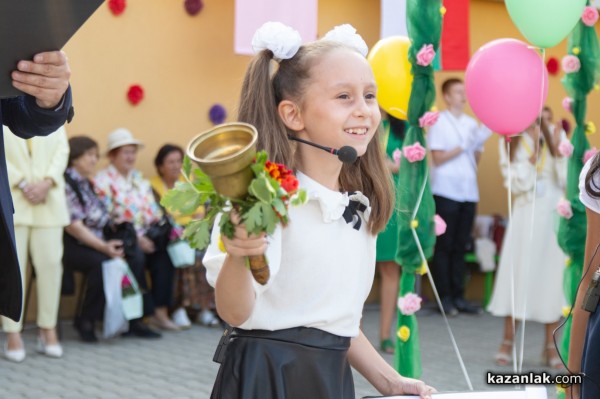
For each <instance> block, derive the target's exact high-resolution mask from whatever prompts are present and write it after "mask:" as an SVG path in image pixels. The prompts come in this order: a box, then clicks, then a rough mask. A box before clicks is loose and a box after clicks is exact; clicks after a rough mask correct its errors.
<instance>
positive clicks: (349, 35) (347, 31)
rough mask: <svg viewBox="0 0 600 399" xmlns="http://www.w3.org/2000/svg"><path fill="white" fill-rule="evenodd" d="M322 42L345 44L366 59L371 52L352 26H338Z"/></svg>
mask: <svg viewBox="0 0 600 399" xmlns="http://www.w3.org/2000/svg"><path fill="white" fill-rule="evenodd" d="M321 40H332V41H335V42H340V43H343V44H345V45H347V46H350V47H352V48H354V49H356V50H357V51H358V52H359V53H361V54H362V55H363V57H366V56H367V54H368V52H369V47H367V43H365V41H364V40H363V38H362V37H361V36H360V35H359V34H358V33H356V29H354V27H353V26H352V25H350V24H343V25H338V26H336V27H335V28H333V29H332V30H330V31H329V32H327V33H326V34H325V36H323V38H322V39H321Z"/></svg>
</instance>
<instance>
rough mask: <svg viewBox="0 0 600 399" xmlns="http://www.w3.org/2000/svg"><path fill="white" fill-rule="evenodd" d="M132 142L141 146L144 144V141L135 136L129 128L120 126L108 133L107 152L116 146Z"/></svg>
mask: <svg viewBox="0 0 600 399" xmlns="http://www.w3.org/2000/svg"><path fill="white" fill-rule="evenodd" d="M131 144H133V145H137V146H138V147H139V148H142V147H143V146H144V143H142V142H141V141H139V140H138V139H136V138H134V137H133V135H132V134H131V132H130V131H129V130H127V129H125V128H124V127H120V128H118V129H116V130H114V131H113V132H112V133H111V134H109V135H108V148H107V150H106V153H107V154H108V153H109V152H111V151H112V150H114V149H115V148H119V147H123V146H124V145H131Z"/></svg>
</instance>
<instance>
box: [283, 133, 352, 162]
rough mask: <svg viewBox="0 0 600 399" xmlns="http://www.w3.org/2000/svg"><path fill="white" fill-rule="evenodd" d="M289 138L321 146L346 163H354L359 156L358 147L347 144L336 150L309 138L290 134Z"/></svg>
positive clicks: (317, 146)
mask: <svg viewBox="0 0 600 399" xmlns="http://www.w3.org/2000/svg"><path fill="white" fill-rule="evenodd" d="M288 138H289V139H290V140H294V141H298V142H300V143H304V144H308V145H311V146H313V147H316V148H320V149H322V150H323V151H327V152H328V153H330V154H332V155H337V157H338V159H339V160H340V161H342V162H344V163H354V161H356V158H358V154H357V153H356V149H354V147H350V146H347V145H345V146H343V147H341V148H340V149H339V150H336V149H335V148H331V147H325V146H322V145H319V144H316V143H312V142H310V141H307V140H302V139H299V138H298V137H294V136H288Z"/></svg>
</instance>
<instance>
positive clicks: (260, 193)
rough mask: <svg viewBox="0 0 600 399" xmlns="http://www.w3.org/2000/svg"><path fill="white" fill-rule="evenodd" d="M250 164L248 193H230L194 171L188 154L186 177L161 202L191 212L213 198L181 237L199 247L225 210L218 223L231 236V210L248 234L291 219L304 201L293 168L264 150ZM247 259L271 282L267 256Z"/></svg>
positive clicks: (254, 271)
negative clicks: (218, 189) (238, 195)
mask: <svg viewBox="0 0 600 399" xmlns="http://www.w3.org/2000/svg"><path fill="white" fill-rule="evenodd" d="M250 167H251V169H252V172H253V173H254V178H253V179H252V181H251V182H250V185H249V187H248V194H247V195H246V196H245V197H244V198H242V199H236V198H228V197H225V196H222V195H220V194H219V193H217V192H216V190H215V188H214V186H213V184H212V182H211V180H210V178H209V177H208V176H207V175H206V174H205V173H204V172H202V170H201V169H199V168H197V169H194V170H193V171H192V163H191V161H190V159H189V158H188V157H187V156H186V157H185V158H184V162H183V175H184V177H185V178H186V180H187V181H186V182H179V183H177V184H176V185H175V187H174V188H173V189H172V190H170V191H169V192H167V193H166V194H165V195H164V196H163V198H162V200H161V204H162V205H163V206H164V207H165V208H167V209H169V210H172V211H177V212H179V213H181V214H184V215H192V214H193V213H194V212H195V211H196V209H197V208H198V207H199V206H200V205H201V204H204V203H205V202H207V201H208V202H209V203H210V206H209V208H208V211H207V213H206V216H205V217H204V218H203V219H201V220H193V221H192V222H190V223H189V224H188V225H187V226H186V227H185V230H184V232H183V238H184V239H186V240H188V241H189V242H190V244H191V246H192V247H194V248H197V249H199V250H203V249H205V248H206V247H208V245H209V243H210V231H211V228H212V227H213V225H214V223H215V218H216V216H217V215H218V214H221V220H220V223H219V228H220V231H221V234H222V235H224V236H225V237H228V238H233V235H234V232H235V226H234V224H233V223H232V221H231V212H232V211H233V210H235V212H237V213H238V214H239V216H240V218H241V220H242V223H243V224H244V225H245V226H246V230H247V231H248V233H249V234H261V233H267V234H272V233H273V232H274V231H275V228H276V227H277V225H278V224H279V223H281V224H282V225H284V226H285V225H286V224H287V222H288V207H289V206H290V205H293V206H297V205H301V204H303V203H305V202H306V200H307V196H306V192H305V191H304V190H301V189H298V180H297V179H296V177H295V176H294V174H293V173H292V171H291V170H289V169H287V168H286V167H285V166H284V165H281V164H277V163H273V162H271V161H269V160H268V156H267V153H266V152H265V151H259V152H257V153H256V157H255V159H254V162H253V163H252V164H251V166H250ZM247 265H248V267H249V268H250V269H251V271H252V274H253V276H254V279H255V280H256V281H257V282H258V283H260V284H266V283H267V281H268V279H269V269H268V263H267V259H266V258H265V257H264V256H258V257H249V258H247Z"/></svg>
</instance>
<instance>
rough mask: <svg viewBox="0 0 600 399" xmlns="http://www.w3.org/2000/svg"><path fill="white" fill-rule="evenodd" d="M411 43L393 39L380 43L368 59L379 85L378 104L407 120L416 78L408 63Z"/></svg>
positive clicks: (390, 112) (397, 116) (401, 39)
mask: <svg viewBox="0 0 600 399" xmlns="http://www.w3.org/2000/svg"><path fill="white" fill-rule="evenodd" d="M409 47H410V40H409V39H408V37H406V36H391V37H388V38H385V39H381V40H380V41H378V42H377V43H376V44H375V46H373V48H372V49H371V52H370V53H369V55H368V56H367V60H368V61H369V64H371V68H372V69H373V74H374V75H375V82H376V83H377V101H378V102H379V106H380V107H381V108H383V109H384V110H385V111H386V112H387V113H388V114H390V115H392V116H394V117H396V118H399V119H404V120H406V118H407V116H408V99H409V98H410V92H411V88H412V81H413V76H412V74H411V73H410V70H411V64H410V62H409V61H408V48H409Z"/></svg>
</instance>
